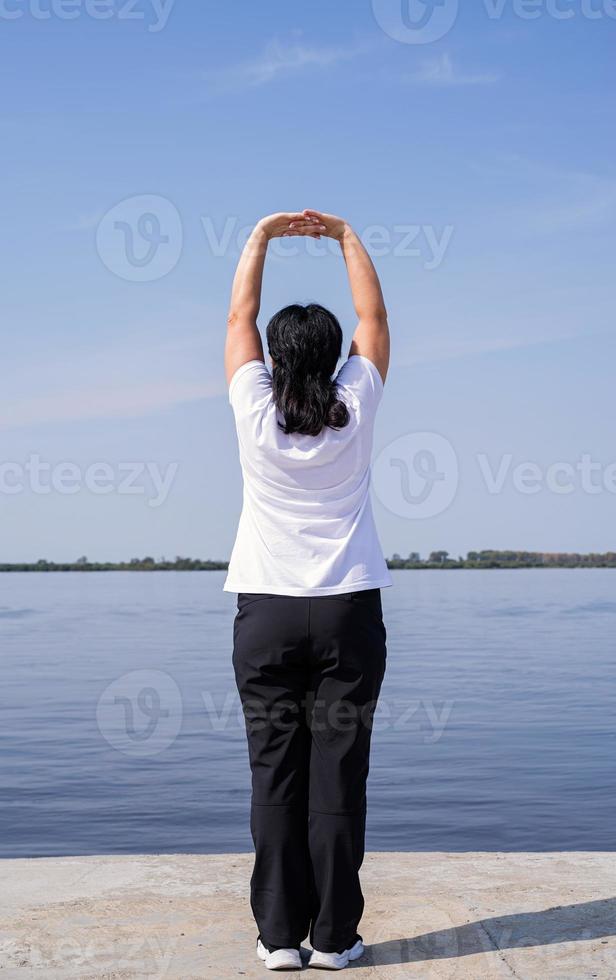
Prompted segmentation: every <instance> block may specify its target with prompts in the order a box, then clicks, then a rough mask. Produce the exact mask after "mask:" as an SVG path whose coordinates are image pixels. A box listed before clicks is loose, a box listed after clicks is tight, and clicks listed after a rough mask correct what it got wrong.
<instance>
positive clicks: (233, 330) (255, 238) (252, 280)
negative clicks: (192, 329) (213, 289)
mask: <svg viewBox="0 0 616 980" xmlns="http://www.w3.org/2000/svg"><path fill="white" fill-rule="evenodd" d="M300 219H301V228H299V227H298V228H293V227H291V225H292V223H293V222H294V221H298V220H300ZM321 233H324V227H323V226H322V224H321V222H320V221H319V219H318V218H316V217H315V218H311V219H309V220H307V218H306V216H304V215H303V214H302V213H300V212H288V213H287V212H281V213H279V214H270V215H268V217H267V218H262V219H261V221H259V222H258V224H257V225H255V227H254V229H253V230H252V233H251V234H250V237H249V238H248V241H247V242H246V244H245V246H244V249H243V251H242V254H241V257H240V260H239V262H238V265H237V269H236V270H235V277H234V279H233V287H232V289H231V302H230V305H229V314H228V316H227V340H226V343H225V372H226V375H227V383H229V382H230V381H231V378H232V377H233V375H234V374H235V372H236V371H237V369H238V368H240V367H241V366H242V365H243V364H246V363H247V361H262V360H263V345H262V343H261V335H260V334H259V330H258V328H257V316H258V314H259V307H260V306H261V288H262V285H263V268H264V265H265V256H266V254H267V246H268V243H269V241H270V239H272V238H279V237H281V236H283V235H284V236H286V235H309V236H310V237H311V238H319V237H320V235H321Z"/></svg>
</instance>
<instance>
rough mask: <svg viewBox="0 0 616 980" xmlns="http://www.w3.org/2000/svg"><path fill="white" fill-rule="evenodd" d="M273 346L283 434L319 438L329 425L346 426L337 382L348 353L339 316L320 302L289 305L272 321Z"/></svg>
mask: <svg viewBox="0 0 616 980" xmlns="http://www.w3.org/2000/svg"><path fill="white" fill-rule="evenodd" d="M267 342H268V346H269V352H270V355H271V358H272V361H273V392H274V402H275V404H276V407H277V408H278V411H279V412H280V414H281V415H282V416H283V418H284V423H282V422H279V423H278V424H279V425H280V427H281V428H282V430H283V431H284V432H285V433H287V435H289V434H291V433H293V432H298V433H301V434H303V435H309V436H317V435H319V433H320V432H321V431H322V429H323V428H324V427H325V426H327V427H328V428H331V429H342V428H344V426H345V425H347V423H348V421H349V412H348V409H347V407H346V405H345V404H344V402H343V401H341V399H340V398H339V397H338V390H337V387H336V383H335V381H333V380H332V375H333V373H334V370H335V368H336V364H337V363H338V359H339V357H340V351H341V349H342V330H341V327H340V324H339V322H338V320H337V319H336V317H335V316H334V314H333V313H330V312H329V310H326V309H325V308H324V307H323V306H319V305H318V304H316V303H311V304H310V305H309V306H299V305H294V306H287V307H285V308H284V309H283V310H280V312H278V313H276V314H275V316H273V317H272V319H271V320H270V322H269V324H268V326H267Z"/></svg>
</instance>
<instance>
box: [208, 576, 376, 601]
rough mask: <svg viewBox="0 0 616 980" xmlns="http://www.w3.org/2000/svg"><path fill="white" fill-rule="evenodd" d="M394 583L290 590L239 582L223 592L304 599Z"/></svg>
mask: <svg viewBox="0 0 616 980" xmlns="http://www.w3.org/2000/svg"><path fill="white" fill-rule="evenodd" d="M393 584H394V583H393V581H392V579H391V578H390V577H388V578H382V579H375V580H374V581H372V582H355V583H353V582H347V583H346V584H345V585H334V586H329V585H324V586H320V587H318V588H315V589H305V588H301V587H298V588H292V587H286V586H285V587H284V588H283V587H282V586H276V585H269V586H266V585H265V584H264V583H263V582H261V583H260V584H259V585H255V584H254V583H252V584H250V585H248V584H246V583H239V582H235V583H233V582H225V584H224V585H223V591H224V592H237V593H240V592H252V593H257V594H259V595H289V596H303V597H304V598H308V599H309V598H316V597H318V596H321V595H322V596H327V595H344V594H345V593H346V592H367V591H368V589H386V588H388V587H390V586H392V585H393Z"/></svg>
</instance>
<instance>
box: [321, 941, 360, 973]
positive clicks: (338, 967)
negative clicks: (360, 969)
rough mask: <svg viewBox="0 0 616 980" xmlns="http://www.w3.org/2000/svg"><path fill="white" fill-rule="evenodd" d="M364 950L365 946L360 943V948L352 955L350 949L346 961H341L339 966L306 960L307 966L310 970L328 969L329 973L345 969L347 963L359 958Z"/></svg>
mask: <svg viewBox="0 0 616 980" xmlns="http://www.w3.org/2000/svg"><path fill="white" fill-rule="evenodd" d="M365 952H366V947H365V946H364V945H363V944H362V946H361V949H360V950H359V951H358V952H357V953H355V954H354V955H353V951H352V950H351V951H350V952H349V955H348V956H347V960H346V963H341V964H340V966H325V964H324V963H311V962H310V961H308V967H309V968H310V969H311V970H329V972H330V973H336V972H337V971H338V970H346V968H347V966H348V965H349V963H352V962H354V961H355V960H359V959H361V957H362V956H363V955H364V953H365Z"/></svg>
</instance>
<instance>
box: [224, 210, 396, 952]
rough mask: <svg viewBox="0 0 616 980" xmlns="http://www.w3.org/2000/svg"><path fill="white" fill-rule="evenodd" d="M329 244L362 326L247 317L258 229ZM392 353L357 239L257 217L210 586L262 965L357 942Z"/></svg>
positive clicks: (310, 218) (296, 312)
mask: <svg viewBox="0 0 616 980" xmlns="http://www.w3.org/2000/svg"><path fill="white" fill-rule="evenodd" d="M287 235H305V236H309V237H312V238H320V237H321V236H328V237H330V238H334V239H336V240H337V241H338V242H339V243H340V247H341V250H342V254H343V256H344V259H345V262H346V267H347V271H348V275H349V280H350V285H351V291H352V295H353V302H354V305H355V309H356V311H357V316H358V319H359V322H358V325H357V328H356V330H355V334H354V336H353V342H352V344H351V350H350V355H349V358H348V360H347V361H346V363H345V364H344V366H343V367H342V369H341V370H340V372H339V373H338V375H337V376H336V378H335V379H333V375H334V371H335V369H336V365H337V363H338V360H339V358H340V354H341V345H342V331H341V329H340V324H339V323H338V321H337V319H336V317H335V316H334V315H333V314H332V313H330V312H329V311H328V310H326V309H324V308H323V307H322V306H318V305H316V304H311V305H310V306H306V307H303V306H288V307H286V308H285V309H283V310H280V312H279V313H277V314H276V315H275V316H274V317H272V319H271V320H270V322H269V325H268V327H267V342H268V347H269V353H270V356H271V360H272V373H271V375H270V372H269V371H268V369H267V368H266V366H265V364H264V359H263V348H262V345H261V338H260V335H259V331H258V329H257V322H256V321H257V315H258V312H259V305H260V298H261V284H262V279H263V266H264V263H265V255H266V251H267V247H268V242H269V241H270V239H272V238H275V237H280V236H287ZM388 363H389V329H388V326H387V315H386V311H385V305H384V302H383V296H382V293H381V288H380V285H379V280H378V277H377V275H376V272H375V270H374V266H373V265H372V262H371V260H370V258H369V256H368V253H367V252H366V250H365V249H364V247H363V245H362V243H361V241H360V239H359V238H358V236H357V235H356V234H355V232H354V231H353V230H352V229H351V228H350V227H349V225H348V224H347V223H346V222H345V221H343V220H342V219H341V218H337V217H334V216H333V215H329V214H322V213H320V212H318V211H304V212H301V213H296V214H275V215H270V216H269V217H267V218H264V219H263V220H262V221H260V222H259V223H258V224H257V226H256V228H255V229H254V231H253V233H252V234H251V236H250V238H249V240H248V242H247V244H246V247H245V249H244V252H243V254H242V257H241V259H240V262H239V264H238V268H237V272H236V275H235V280H234V283H233V291H232V297H231V307H230V311H229V320H228V333H227V342H226V349H225V366H226V373H227V380H228V382H229V400H230V402H231V405H232V407H233V411H234V414H235V422H236V427H237V433H238V440H239V449H240V461H241V465H242V473H243V478H244V501H243V508H242V514H241V517H240V522H239V529H238V533H237V539H236V542H235V546H234V549H233V554H232V556H231V561H230V565H229V573H228V577H227V580H226V582H225V589H226V590H227V591H230V592H237V593H238V613H237V616H236V619H235V625H234V651H233V665H234V669H235V676H236V681H237V686H238V690H239V693H240V697H241V699H242V704H243V709H244V715H245V718H246V730H247V736H248V750H249V757H250V765H251V769H252V805H251V821H250V825H251V832H252V837H253V841H254V845H255V851H256V855H255V865H254V871H253V874H252V879H251V905H252V910H253V913H254V916H255V919H256V923H257V927H258V930H259V937H258V940H257V953H258V955H259V957H260V958H261V959H262V960H264V962H265V966H266V967H267V968H268V969H272V970H277V969H278V970H289V969H299V968H300V967H301V965H302V963H301V959H300V950H299V947H300V943H301V942H302V940H303V939H304V938H305V937H306V936H307V935H308V933H310V941H311V944H312V947H313V952H312V955H311V959H310V964H309V965H310V966H313V967H322V968H324V969H341V968H343V967H345V966H346V965H347V964H348V963H349V961H350V960H355V959H358V958H359V957H360V956H361V955H362V953H363V952H364V948H363V945H362V940H361V937H360V936H359V935H358V932H357V928H358V925H359V920H360V918H361V915H362V912H363V906H364V899H363V895H362V892H361V887H360V882H359V868H360V866H361V863H362V860H363V855H364V832H365V818H366V777H367V775H368V760H369V752H370V735H371V729H372V715H373V712H374V709H375V706H376V701H377V698H378V695H379V690H380V687H381V681H382V679H383V674H384V670H385V657H386V651H385V627H384V626H383V619H382V611H381V597H380V591H379V590H380V588H381V587H382V586H387V585H391V578H390V575H389V572H388V569H387V566H386V563H385V560H384V558H383V554H382V552H381V549H380V546H379V542H378V538H377V534H376V530H375V526H374V521H373V517H372V510H371V505H370V497H369V493H368V488H369V480H370V455H371V449H372V430H373V423H374V416H375V413H376V409H377V406H378V403H379V401H380V398H381V394H382V390H383V382H384V381H385V376H386V374H387V367H388Z"/></svg>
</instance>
